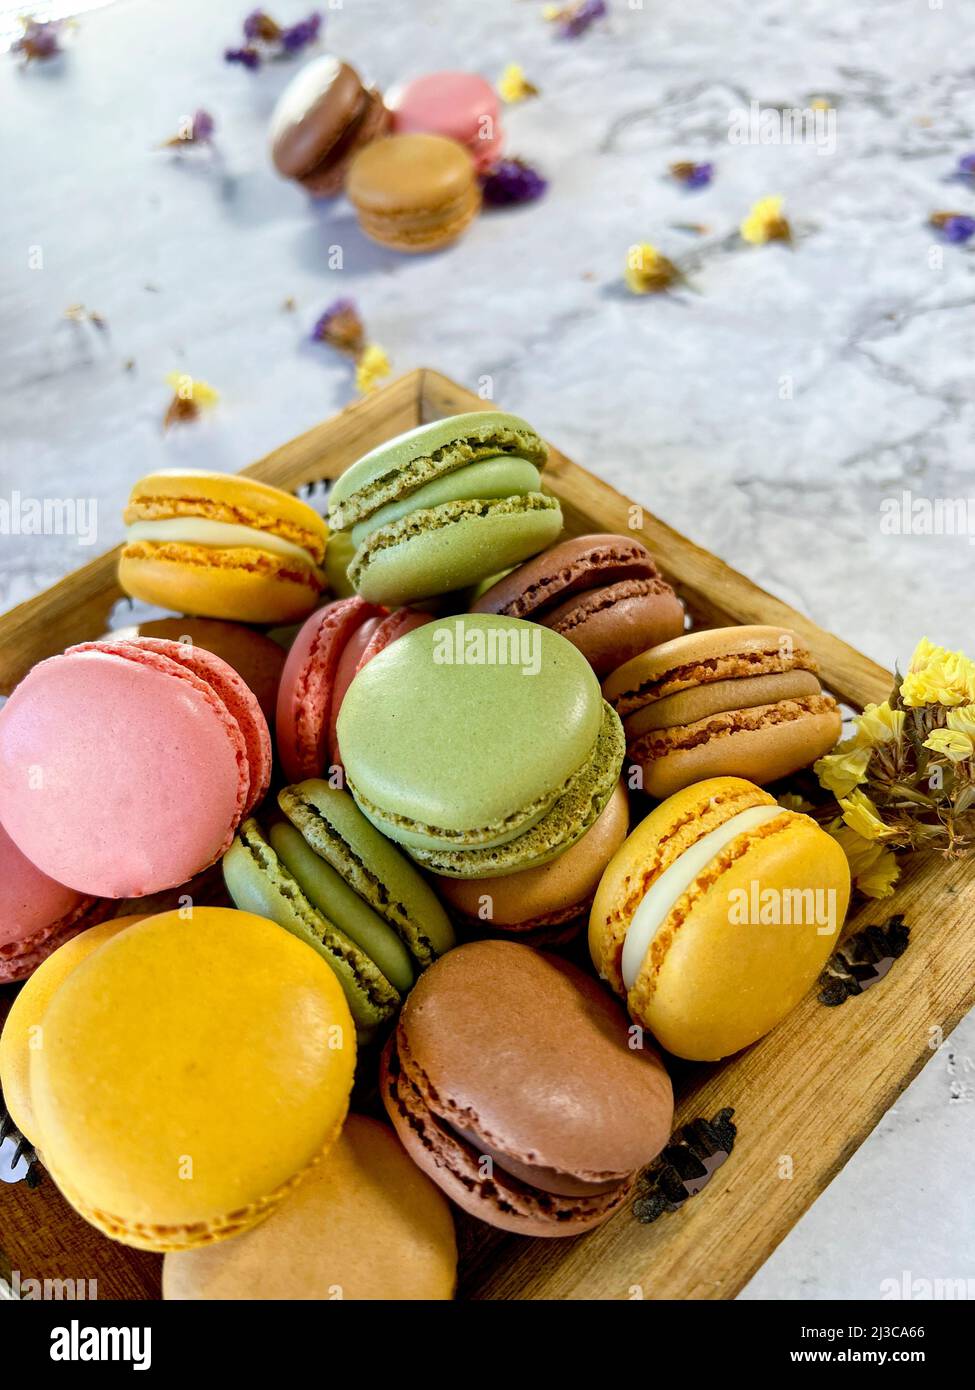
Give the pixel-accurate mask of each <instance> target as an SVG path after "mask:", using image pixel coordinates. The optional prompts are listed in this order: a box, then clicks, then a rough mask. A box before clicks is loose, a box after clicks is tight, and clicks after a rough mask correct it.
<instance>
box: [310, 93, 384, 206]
mask: <svg viewBox="0 0 975 1390" xmlns="http://www.w3.org/2000/svg"><path fill="white" fill-rule="evenodd" d="M389 127H390V115H389V112H388V111H387V110H386V107H385V105H384V104H383V99H382V97H381V96H380V94H379V92H376V91H368V92H367V93H366V95H365V101H364V102H363V105H362V108H361V111H360V114H359V115H358V117H356V119H355V120H354V121H353V122H352V124H351V125H350V126H349V127H348V129H347V130H346V131H345V133H344V135H343V136H342V138H341V140H340V141H339V142H338V144H337V145H335V146H333V147H332V149H330V150H329V151H328V153H327V154H326V155H325V157H324V158H323V159H322V160H321V162H320V163H319V164H318V165H316V167H315V168H314V169H312V171H311V172H310V173H308V174H305V175H303V176H302V177H301V178H300V179H299V180H298V182H299V183H300V184H301V186H302V188H303V189H304V190H305V192H306V193H307V194H309V196H310V197H312V198H337V197H338V196H339V194H340V193H341V192H342V190H343V189H344V187H345V180H346V178H347V177H348V173H349V169H350V167H351V165H352V161H353V160H354V159H355V157H356V155H357V154H358V153H359V151H360V150H361V149H364V148H365V146H366V145H370V144H371V143H372V142H373V140H379V139H380V138H381V137H382V136H384V135H385V134H387V132H388V131H389Z"/></svg>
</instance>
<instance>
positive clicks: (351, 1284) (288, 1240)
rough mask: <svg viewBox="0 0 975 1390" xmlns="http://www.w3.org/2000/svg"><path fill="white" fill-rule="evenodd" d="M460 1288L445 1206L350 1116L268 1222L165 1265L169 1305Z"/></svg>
mask: <svg viewBox="0 0 975 1390" xmlns="http://www.w3.org/2000/svg"><path fill="white" fill-rule="evenodd" d="M456 1278H457V1246H456V1242H455V1239H454V1224H453V1220H452V1219H451V1215H450V1207H449V1205H448V1203H447V1200H446V1198H445V1197H444V1196H443V1194H442V1193H441V1191H440V1189H439V1188H438V1187H436V1186H435V1185H434V1184H433V1183H432V1182H431V1181H430V1179H429V1178H428V1177H427V1176H426V1175H425V1174H424V1173H421V1171H420V1169H419V1168H417V1166H416V1164H415V1163H413V1161H412V1160H411V1159H410V1158H409V1157H408V1156H407V1153H406V1150H405V1149H404V1148H403V1146H402V1145H401V1144H400V1142H399V1140H398V1139H397V1138H396V1135H395V1134H394V1133H393V1131H392V1130H391V1129H389V1128H388V1126H386V1125H384V1124H379V1122H378V1121H376V1120H371V1119H367V1118H366V1117H365V1116H364V1115H350V1116H349V1118H348V1120H347V1121H346V1123H345V1128H344V1129H343V1131H342V1133H341V1135H340V1136H339V1139H338V1141H337V1143H336V1144H335V1146H334V1148H333V1149H332V1150H331V1152H330V1153H329V1155H328V1157H327V1158H326V1159H325V1161H324V1162H323V1163H320V1164H319V1165H318V1166H317V1168H315V1169H314V1171H313V1172H312V1173H310V1174H309V1175H308V1177H307V1178H305V1179H304V1181H303V1182H300V1183H299V1184H298V1186H297V1187H296V1188H295V1190H294V1192H292V1193H289V1195H288V1197H287V1198H286V1199H285V1200H284V1201H283V1202H282V1203H281V1205H280V1206H279V1207H278V1209H277V1211H276V1212H274V1213H273V1215H271V1216H270V1217H269V1218H268V1220H267V1221H263V1222H262V1223H261V1224H260V1226H257V1227H256V1228H255V1229H254V1230H253V1231H247V1232H245V1234H244V1235H242V1236H238V1237H237V1239H235V1240H229V1241H221V1242H220V1244H219V1245H211V1246H207V1247H206V1248H205V1249H201V1250H181V1251H176V1252H174V1253H172V1254H169V1255H167V1256H166V1259H165V1261H164V1263H163V1297H164V1298H166V1299H193V1300H202V1299H206V1300H215V1299H216V1300H220V1301H221V1302H223V1301H226V1300H230V1299H262V1300H268V1299H278V1300H283V1299H287V1300H289V1301H290V1300H292V1299H305V1300H307V1299H317V1300H323V1301H327V1300H333V1299H344V1300H346V1301H349V1300H355V1299H383V1300H391V1301H393V1300H396V1301H399V1300H402V1299H419V1300H423V1301H426V1300H442V1299H449V1298H451V1297H452V1296H453V1292H454V1285H455V1283H456Z"/></svg>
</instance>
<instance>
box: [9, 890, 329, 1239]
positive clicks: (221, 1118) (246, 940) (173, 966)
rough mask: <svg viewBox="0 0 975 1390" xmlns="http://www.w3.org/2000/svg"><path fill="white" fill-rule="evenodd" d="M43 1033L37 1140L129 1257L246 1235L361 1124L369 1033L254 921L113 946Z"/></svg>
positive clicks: (60, 991)
mask: <svg viewBox="0 0 975 1390" xmlns="http://www.w3.org/2000/svg"><path fill="white" fill-rule="evenodd" d="M41 1024H42V1028H43V1037H42V1046H40V1047H37V1048H36V1049H35V1050H33V1051H31V1054H30V1075H29V1106H30V1111H31V1115H32V1121H31V1122H32V1125H33V1130H34V1133H33V1134H32V1136H31V1137H32V1138H33V1139H34V1140H35V1143H36V1144H37V1146H38V1148H39V1149H40V1151H41V1152H42V1154H43V1161H44V1164H45V1166H46V1167H47V1169H48V1171H49V1172H50V1174H51V1176H52V1177H53V1178H54V1181H55V1182H56V1183H57V1185H58V1187H59V1188H60V1189H61V1191H62V1192H63V1193H64V1195H65V1197H67V1199H68V1201H69V1202H70V1203H71V1205H72V1206H73V1207H75V1209H76V1210H77V1211H79V1212H80V1213H81V1215H82V1216H84V1217H86V1218H87V1220H88V1221H90V1222H91V1223H92V1224H93V1225H95V1226H97V1227H98V1228H99V1229H100V1230H102V1231H104V1232H105V1234H106V1235H109V1236H112V1237H113V1238H114V1239H116V1240H120V1241H122V1242H123V1243H125V1244H127V1245H134V1246H137V1247H139V1248H142V1249H146V1250H179V1249H187V1248H191V1247H193V1246H196V1245H204V1244H207V1243H209V1242H210V1241H214V1240H219V1239H222V1238H223V1237H225V1236H230V1235H234V1234H235V1233H237V1232H239V1231H243V1230H246V1229H247V1228H248V1227H250V1226H252V1225H254V1224H255V1223H256V1222H257V1221H259V1220H261V1219H262V1218H263V1217H265V1216H267V1215H268V1214H269V1213H270V1212H271V1211H272V1210H273V1209H274V1207H275V1206H276V1205H277V1204H278V1202H280V1201H281V1199H282V1198H283V1197H284V1196H285V1194H286V1193H287V1192H289V1191H290V1189H291V1188H292V1187H293V1185H294V1184H295V1183H296V1182H297V1180H298V1178H299V1177H300V1176H301V1175H302V1174H303V1173H305V1172H306V1171H307V1170H308V1169H310V1168H311V1167H312V1165H314V1164H315V1163H317V1162H318V1161H319V1159H321V1158H322V1156H323V1155H324V1153H325V1152H326V1151H327V1150H328V1149H329V1148H330V1146H331V1145H332V1144H333V1143H334V1141H335V1139H336V1138H337V1136H338V1133H339V1131H340V1129H341V1127H342V1123H343V1121H344V1119H345V1115H346V1111H347V1108H348V1102H349V1092H350V1091H351V1088H352V1078H353V1073H354V1070H355V1027H354V1025H353V1023H352V1017H351V1015H350V1013H349V1009H348V1005H347V1004H346V1002H345V996H344V994H343V993H342V988H341V986H340V985H339V983H338V981H337V979H336V977H335V975H334V974H333V973H332V971H331V970H330V969H329V967H328V965H327V964H326V963H325V961H324V960H323V959H322V958H321V957H320V956H319V955H318V954H317V953H316V952H315V951H312V950H311V949H310V948H309V947H308V946H306V945H305V944H304V943H303V942H301V941H299V940H298V939H297V938H296V937H294V936H291V935H290V934H289V933H288V932H283V931H282V930H281V929H280V927H277V926H275V925H274V924H273V923H272V922H268V921H267V920H266V919H264V918H263V917H256V916H253V915H252V914H251V913H248V912H237V911H234V910H232V909H229V908H211V907H198V908H195V909H193V911H192V913H191V914H184V912H183V911H177V912H165V913H162V914H160V915H159V916H155V917H149V918H146V919H145V920H143V921H141V922H137V923H135V924H134V925H130V926H128V927H126V928H125V929H124V930H122V931H120V932H118V934H117V935H114V936H111V937H110V939H107V940H105V939H103V940H102V941H101V943H100V944H98V945H96V947H95V949H93V950H92V951H90V952H89V954H88V955H87V956H86V957H85V959H83V960H81V961H80V962H78V963H77V964H76V965H75V967H74V969H73V970H71V971H70V973H69V974H68V975H67V977H66V978H65V979H63V980H62V981H61V983H60V984H59V985H58V987H57V988H56V989H55V990H54V992H53V995H52V997H51V999H50V1001H49V1002H48V1004H47V1006H46V1008H45V1009H44V1012H43V1015H42V1018H41Z"/></svg>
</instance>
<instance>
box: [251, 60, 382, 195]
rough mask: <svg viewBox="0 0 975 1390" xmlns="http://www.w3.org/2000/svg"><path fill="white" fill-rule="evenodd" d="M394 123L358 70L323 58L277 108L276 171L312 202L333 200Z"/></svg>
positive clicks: (273, 131) (273, 143) (309, 66)
mask: <svg viewBox="0 0 975 1390" xmlns="http://www.w3.org/2000/svg"><path fill="white" fill-rule="evenodd" d="M390 119H391V118H390V115H389V112H388V111H387V110H386V108H385V106H384V105H383V99H382V97H381V96H380V94H379V93H378V92H377V91H376V90H375V89H374V88H371V87H366V86H365V85H364V84H363V82H362V79H361V78H360V77H359V74H358V73H357V72H356V70H355V68H353V67H350V66H349V64H348V63H343V62H342V61H341V60H340V59H339V58H335V57H333V56H332V55H331V54H328V53H326V54H323V55H322V56H321V57H320V58H315V59H313V61H312V62H310V63H307V64H306V65H305V67H303V68H302V69H301V71H300V72H299V73H298V74H297V75H296V76H295V77H294V79H293V80H292V81H291V82H290V83H289V84H288V86H287V87H286V88H285V89H284V91H283V92H282V94H281V97H280V99H279V100H278V104H277V106H276V107H275V108H274V114H273V115H272V117H271V158H272V160H273V161H274V167H275V168H276V169H277V171H278V173H279V174H282V175H283V176H284V177H285V178H288V179H295V180H296V181H297V182H298V183H300V184H301V185H302V187H303V188H305V189H306V190H307V191H308V192H309V193H310V194H311V195H312V197H314V198H334V197H335V196H336V195H337V194H339V193H341V192H342V187H343V185H344V183H345V176H346V173H347V171H348V168H349V165H350V164H351V162H352V159H353V158H354V156H355V155H356V154H357V153H358V152H359V150H361V149H363V148H364V147H365V146H366V145H368V144H369V143H370V142H371V141H373V140H376V139H378V138H379V136H380V135H383V134H385V132H386V131H387V129H388V128H389V124H390Z"/></svg>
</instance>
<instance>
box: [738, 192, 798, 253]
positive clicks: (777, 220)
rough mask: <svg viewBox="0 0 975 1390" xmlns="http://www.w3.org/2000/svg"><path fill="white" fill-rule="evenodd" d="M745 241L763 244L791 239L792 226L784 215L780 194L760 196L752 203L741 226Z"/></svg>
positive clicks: (755, 244) (756, 244) (754, 244)
mask: <svg viewBox="0 0 975 1390" xmlns="http://www.w3.org/2000/svg"><path fill="white" fill-rule="evenodd" d="M739 230H740V232H741V234H742V236H743V237H744V239H745V241H750V242H751V243H752V245H753V246H761V245H763V244H764V243H765V242H767V241H791V240H792V228H791V227H790V226H789V222H788V219H787V218H785V217H783V215H782V199H781V197H780V196H779V195H778V194H774V195H773V196H771V197H768V198H760V199H759V200H758V202H757V203H754V204H753V205H752V209H751V211H750V212H749V214H748V216H747V217H746V218H745V219H744V220H743V221H742V224H741V227H740V228H739Z"/></svg>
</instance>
